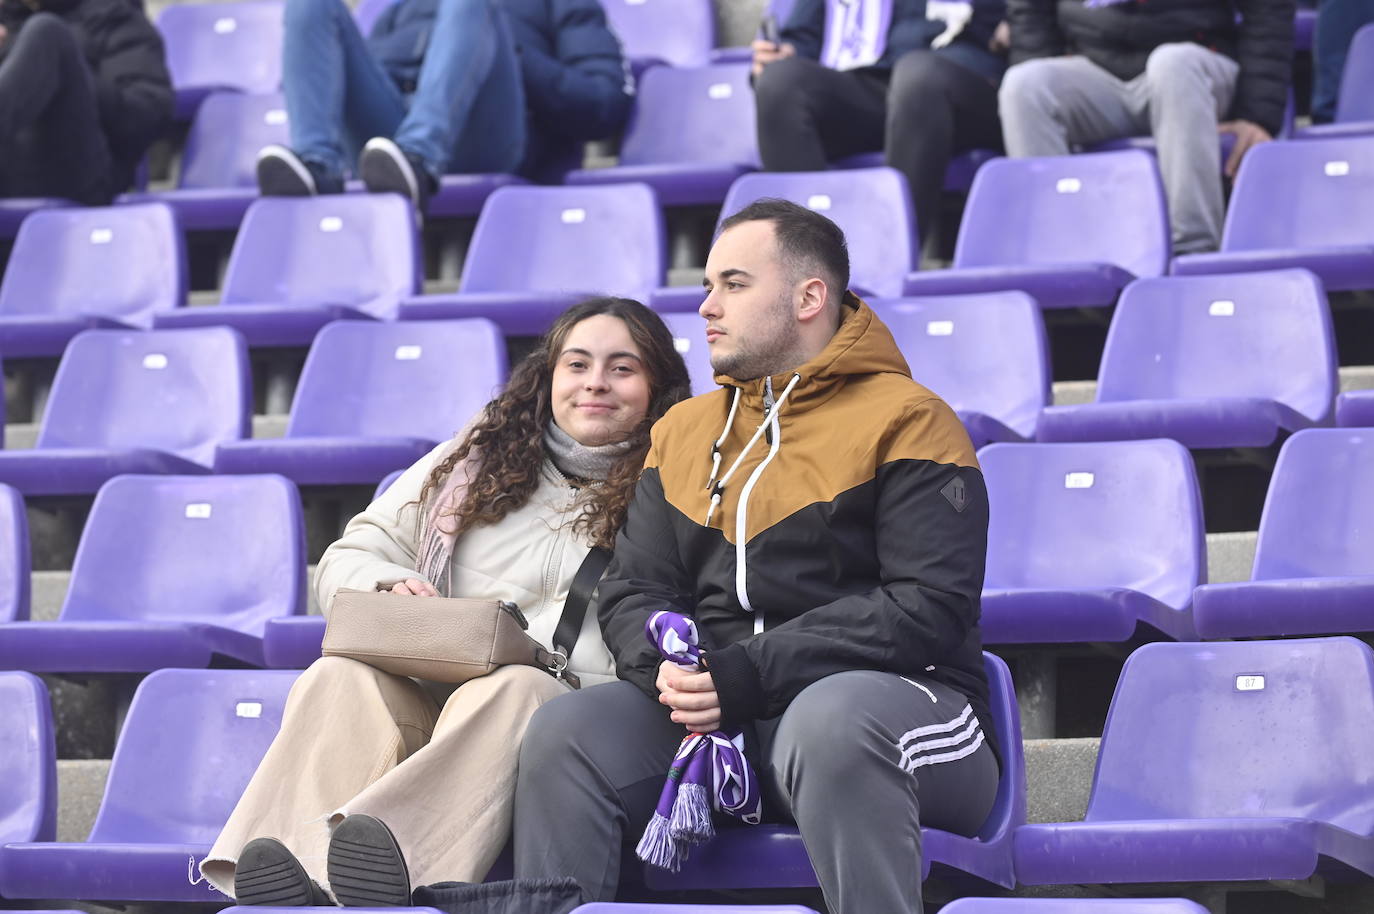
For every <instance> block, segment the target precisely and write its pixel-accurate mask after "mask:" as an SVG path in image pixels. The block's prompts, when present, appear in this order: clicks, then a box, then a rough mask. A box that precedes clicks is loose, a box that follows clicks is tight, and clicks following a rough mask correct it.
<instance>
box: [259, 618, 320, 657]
mask: <svg viewBox="0 0 1374 914" xmlns="http://www.w3.org/2000/svg"><path fill="white" fill-rule="evenodd" d="M324 626H325V618H324V616H316V615H308V616H278V617H277V618H275V619H268V620H267V625H266V627H265V628H264V629H263V638H262V659H263V664H264V665H265V666H268V667H270V668H271V669H274V670H303V669H305V668H306V667H308V666H310V664H312V663H314V662H315V661H316V660H319V659H320V647H321V645H322V644H323V643H324Z"/></svg>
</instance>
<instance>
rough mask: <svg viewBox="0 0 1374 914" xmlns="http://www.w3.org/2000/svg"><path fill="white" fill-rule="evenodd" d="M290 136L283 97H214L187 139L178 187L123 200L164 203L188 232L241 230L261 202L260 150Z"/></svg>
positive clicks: (230, 94) (235, 94)
mask: <svg viewBox="0 0 1374 914" xmlns="http://www.w3.org/2000/svg"><path fill="white" fill-rule="evenodd" d="M288 134H289V128H288V126H287V121H286V103H285V101H284V100H283V99H282V97H281V96H280V95H278V94H275V93H273V94H265V95H245V94H244V93H241V92H212V93H211V94H210V95H209V96H208V97H207V98H206V99H205V101H204V102H202V103H201V106H200V109H199V110H198V111H197V112H196V117H195V120H193V121H192V122H191V130H190V133H188V134H187V135H186V146H185V149H184V151H183V152H182V156H181V172H180V175H179V176H178V178H177V186H176V188H175V189H174V190H163V191H153V192H149V193H134V194H124V195H123V196H122V197H120V201H121V202H136V201H140V200H156V201H159V202H162V203H166V204H167V205H168V206H170V207H171V208H172V209H173V210H175V211H176V214H177V220H178V221H179V222H180V223H181V227H182V229H184V230H186V231H188V232H193V231H218V230H227V229H235V228H238V225H239V223H240V222H242V221H243V214H244V213H245V212H247V210H248V206H249V204H251V203H252V202H253V201H254V200H256V199H257V198H258V184H257V174H256V168H257V158H258V150H260V149H262V147H264V146H266V145H268V144H270V143H281V144H288V143H289V136H288Z"/></svg>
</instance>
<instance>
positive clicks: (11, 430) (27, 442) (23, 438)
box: [5, 415, 286, 451]
mask: <svg viewBox="0 0 1374 914" xmlns="http://www.w3.org/2000/svg"><path fill="white" fill-rule="evenodd" d="M285 434H286V416H285V415H256V416H254V417H253V437H254V438H280V437H282V436H283V435H285ZM37 441H38V423H37V422H15V423H11V424H9V425H6V426H5V450H7V451H20V450H27V449H29V448H31V447H33V446H34V444H35V443H36V442H37Z"/></svg>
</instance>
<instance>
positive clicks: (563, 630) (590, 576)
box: [553, 546, 611, 657]
mask: <svg viewBox="0 0 1374 914" xmlns="http://www.w3.org/2000/svg"><path fill="white" fill-rule="evenodd" d="M610 563H611V551H610V550H609V549H602V548H601V547H600V546H593V547H592V550H591V551H590V552H588V553H587V557H586V558H585V559H583V560H582V566H581V567H580V568H578V569H577V574H575V575H573V579H572V584H571V585H570V586H569V587H568V599H567V600H565V601H564V602H563V615H562V616H560V617H559V619H558V627H557V628H555V629H554V630H553V646H554V648H555V649H556V650H559V651H562V652H563V655H564V656H565V657H571V656H572V652H573V648H574V647H576V646H577V636H578V635H579V634H581V633H582V621H583V620H584V619H586V618H587V604H588V603H590V602H591V601H592V591H594V590H596V585H597V584H599V583H600V582H601V576H602V575H603V574H605V573H606V566H607V565H609V564H610Z"/></svg>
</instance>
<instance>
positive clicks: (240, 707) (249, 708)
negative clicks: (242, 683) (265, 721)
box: [234, 701, 262, 718]
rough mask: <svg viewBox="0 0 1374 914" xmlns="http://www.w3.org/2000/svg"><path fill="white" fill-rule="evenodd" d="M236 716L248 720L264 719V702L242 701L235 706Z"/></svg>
mask: <svg viewBox="0 0 1374 914" xmlns="http://www.w3.org/2000/svg"><path fill="white" fill-rule="evenodd" d="M234 716H235V717H247V718H257V717H262V702H260V701H241V702H239V703H238V704H236V705H234Z"/></svg>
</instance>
